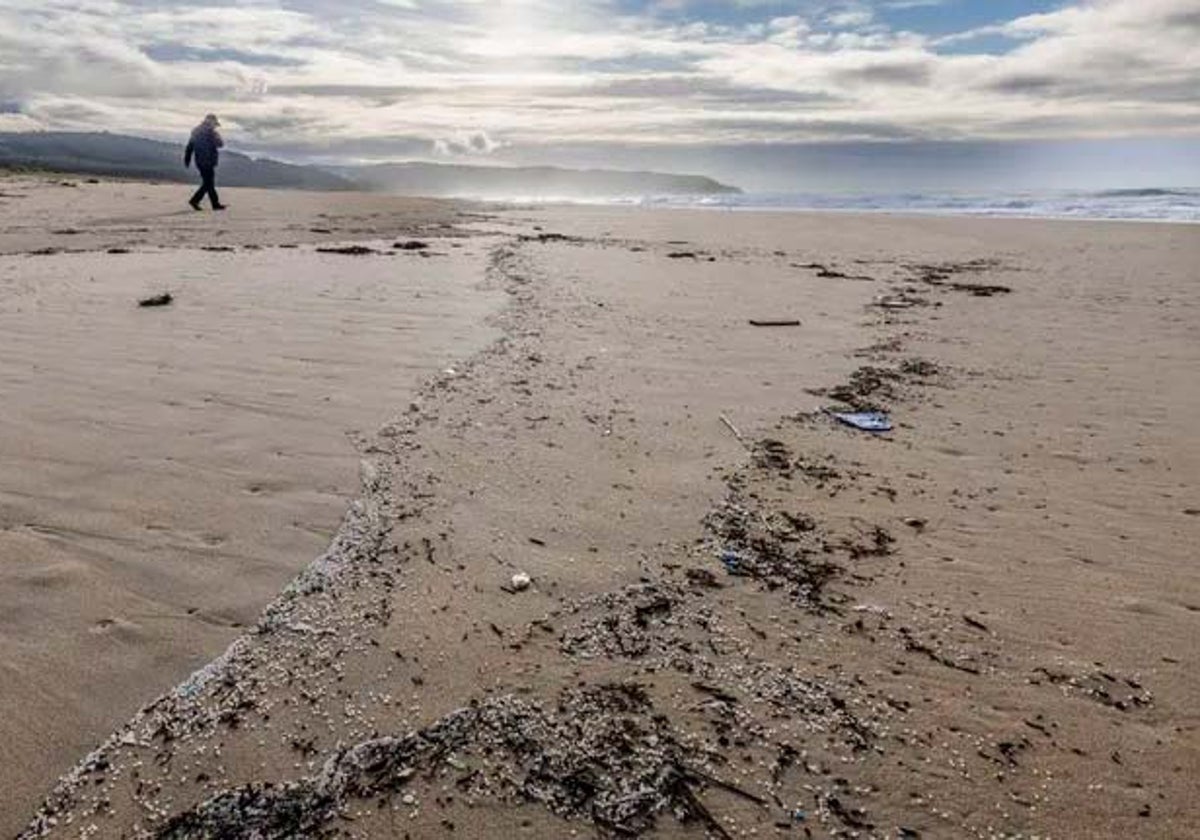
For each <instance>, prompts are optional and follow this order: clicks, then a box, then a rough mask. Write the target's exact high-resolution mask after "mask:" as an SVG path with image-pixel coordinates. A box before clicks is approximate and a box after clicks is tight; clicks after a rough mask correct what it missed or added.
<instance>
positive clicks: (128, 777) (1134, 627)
mask: <svg viewBox="0 0 1200 840" xmlns="http://www.w3.org/2000/svg"><path fill="white" fill-rule="evenodd" d="M477 222H478V224H479V225H480V226H481V227H486V228H488V229H489V230H492V231H497V230H498V231H505V232H506V233H504V234H502V235H499V236H493V238H491V239H487V240H477V241H475V242H474V243H473V246H478V247H480V248H483V249H485V250H486V252H487V259H486V268H485V269H484V270H483V271H482V272H481V275H480V277H479V278H478V279H479V280H480V281H481V282H482V286H481V287H480V289H479V290H478V293H479V294H483V295H504V296H505V297H506V299H507V304H506V306H505V308H504V309H503V311H502V312H501V313H500V314H498V315H497V316H495V317H494V318H493V319H491V320H490V321H489V324H490V327H491V328H492V329H494V330H495V331H496V334H497V335H498V336H499V338H498V339H497V340H496V341H494V342H493V343H491V344H490V345H488V346H487V347H486V348H485V349H483V350H481V351H480V352H478V353H475V354H470V353H467V352H464V353H463V355H462V356H461V357H460V359H459V360H458V361H457V362H455V363H454V364H453V370H452V371H451V372H443V373H440V374H436V375H434V376H432V377H431V378H428V379H426V381H425V383H424V385H422V386H421V387H420V389H419V393H418V396H417V397H416V399H415V400H410V401H408V402H411V403H412V404H411V405H408V402H401V403H397V404H395V405H394V406H393V409H394V412H393V416H392V419H390V420H388V421H385V422H383V423H382V424H381V425H380V426H379V427H377V428H375V429H374V430H373V431H372V430H364V433H363V440H362V441H361V443H360V444H359V451H358V454H359V455H362V456H363V457H364V459H365V463H364V465H363V466H362V487H361V490H360V493H359V500H358V502H357V503H356V504H355V505H354V506H353V507H352V508H351V509H350V512H349V514H348V515H347V517H346V519H345V521H344V522H343V525H342V527H341V529H340V530H339V532H338V534H337V536H336V537H335V538H334V540H333V542H332V544H331V545H330V546H329V548H328V550H327V551H326V552H325V553H324V554H323V555H322V556H321V557H320V559H319V561H318V562H317V563H316V564H314V565H313V566H312V567H310V568H309V569H308V570H307V571H306V572H305V573H304V574H302V575H301V576H300V577H299V578H298V579H297V580H295V581H294V582H293V583H292V584H291V585H290V586H289V588H288V590H287V591H286V592H285V593H284V595H282V596H281V597H280V598H279V599H277V600H276V601H275V602H274V603H273V604H272V605H271V606H270V607H269V608H268V609H267V610H266V611H265V612H263V613H262V614H261V615H260V617H259V618H258V620H257V621H256V623H255V624H254V627H253V628H252V631H251V632H249V633H248V634H247V635H245V636H244V637H242V638H241V639H240V640H239V641H238V642H237V643H236V644H235V645H234V646H233V647H232V648H230V649H229V650H228V651H227V652H226V654H225V655H224V656H223V657H221V658H220V659H219V660H218V661H216V662H214V663H213V664H211V665H210V666H209V667H207V668H206V669H204V670H203V671H202V672H200V673H198V674H197V675H195V676H194V677H193V678H192V679H190V680H189V681H187V682H185V683H183V684H182V685H180V686H179V687H178V688H177V689H176V690H174V691H172V692H169V693H167V694H165V695H163V696H162V697H160V698H159V699H157V700H155V701H153V702H152V703H150V705H148V706H147V707H146V708H145V709H144V710H143V711H142V712H141V713H140V714H139V715H138V716H137V717H136V718H134V719H133V720H132V721H131V722H130V723H129V724H127V725H126V726H124V727H122V728H120V729H118V730H117V731H116V732H115V733H114V734H113V735H112V737H111V738H110V739H109V740H108V741H107V742H106V743H105V744H104V746H103V747H102V748H101V749H99V750H98V751H96V752H95V753H93V754H91V755H90V756H88V757H87V759H86V760H84V761H83V762H82V763H81V764H80V765H79V766H78V768H77V769H76V771H75V772H74V773H73V774H71V775H70V776H68V777H66V778H64V780H63V781H62V783H61V784H60V786H59V787H58V789H57V790H56V791H55V793H54V794H53V795H52V796H51V798H50V799H49V800H48V802H47V804H46V806H45V808H44V809H43V811H42V813H41V815H40V816H39V817H38V818H37V820H36V821H35V822H34V823H33V824H31V826H30V828H29V831H28V836H39V835H42V834H46V835H52V836H58V835H62V836H78V835H79V834H80V833H81V832H82V833H83V834H85V835H86V836H97V837H101V836H102V837H108V836H113V837H116V836H122V835H125V836H130V835H132V836H158V837H204V836H249V834H250V833H251V832H253V831H255V830H258V831H261V832H264V833H265V835H266V836H297V835H299V836H306V835H312V834H316V833H318V832H322V831H327V832H332V833H333V834H335V835H337V836H353V837H404V836H411V837H441V836H446V837H450V836H458V837H462V836H468V837H491V836H528V837H561V836H568V835H569V834H570V833H571V832H573V831H574V832H578V833H580V834H586V833H591V832H593V831H594V830H599V831H601V832H609V833H618V834H619V833H627V834H629V833H632V834H638V833H648V832H654V833H656V834H658V835H659V836H666V837H671V836H704V835H705V834H706V833H707V834H708V835H709V836H729V837H742V836H751V835H752V834H753V835H754V836H810V835H811V836H814V837H849V836H860V837H896V836H903V837H996V836H1033V835H1037V836H1051V837H1067V836H1069V837H1112V836H1118V835H1122V834H1124V835H1128V836H1139V837H1187V836H1192V835H1194V834H1195V833H1196V832H1197V831H1198V830H1200V816H1198V815H1197V813H1196V810H1195V806H1194V801H1193V800H1194V796H1193V792H1194V791H1193V787H1194V783H1193V780H1194V778H1195V777H1196V774H1197V772H1198V771H1200V746H1198V743H1197V737H1196V727H1197V725H1198V723H1200V721H1198V720H1197V716H1196V711H1195V704H1194V701H1193V698H1194V696H1195V695H1196V693H1197V691H1198V690H1200V683H1198V681H1197V678H1196V676H1195V674H1196V673H1197V672H1198V669H1200V661H1198V659H1197V656H1198V654H1197V651H1196V648H1195V645H1194V644H1193V641H1194V639H1195V638H1196V629H1197V621H1198V620H1200V569H1198V568H1197V566H1196V562H1195V554H1194V550H1193V545H1194V541H1195V536H1196V534H1197V528H1198V527H1200V522H1198V518H1197V517H1198V516H1200V514H1198V511H1200V499H1197V498H1196V496H1195V493H1196V491H1195V488H1196V486H1197V478H1198V477H1200V448H1198V447H1196V446H1194V442H1195V435H1194V432H1193V431H1192V430H1191V424H1190V418H1191V417H1193V416H1195V414H1196V412H1197V410H1200V391H1198V389H1197V388H1196V384H1195V379H1194V374H1193V373H1192V371H1194V370H1195V368H1196V365H1197V363H1198V362H1200V358H1197V356H1198V348H1200V341H1197V338H1198V336H1197V329H1198V327H1197V324H1200V319H1198V318H1197V317H1196V313H1197V309H1198V308H1200V290H1198V289H1197V288H1196V287H1195V284H1194V283H1193V282H1191V279H1190V277H1189V273H1188V272H1189V266H1191V265H1192V264H1194V263H1195V261H1196V258H1197V257H1198V256H1200V230H1198V229H1197V228H1195V227H1189V226H1170V225H1125V224H1089V223H1051V222H1041V221H1028V222H1026V221H987V220H965V219H915V218H901V217H885V216H877V217H866V216H857V217H856V216H827V215H815V214H814V215H799V214H796V215H784V214H724V213H690V212H668V213H662V212H643V211H636V210H606V211H600V210H586V209H562V208H560V209H553V210H545V211H537V212H533V211H527V210H513V211H509V212H505V213H496V214H493V215H492V216H491V217H490V218H487V219H481V220H477ZM314 258H315V256H314ZM343 259H354V258H343ZM388 259H391V258H387V257H383V256H380V255H368V256H365V257H362V258H360V259H359V260H358V261H355V262H353V263H352V266H353V267H354V270H355V271H358V270H363V271H370V270H371V269H370V268H368V266H370V265H371V264H372V262H373V261H376V262H378V261H383V260H388ZM417 265H418V266H420V265H421V264H420V263H418V264H417ZM751 319H755V320H761V319H782V320H798V321H800V322H801V323H800V325H799V326H795V327H754V326H751V325H750V324H749V321H750V320H751ZM834 406H836V407H841V408H845V409H849V408H857V409H882V410H886V411H888V412H889V413H890V416H891V418H892V419H893V421H894V422H895V424H896V426H895V429H894V430H893V431H892V432H890V433H888V434H886V435H881V436H872V435H868V434H864V433H860V432H857V431H854V430H852V429H849V428H846V427H844V426H842V425H840V424H838V423H837V422H836V421H834V420H833V419H832V418H830V417H829V416H828V415H827V414H825V413H823V412H822V411H821V409H823V408H826V407H834ZM518 574H523V575H528V576H529V578H530V579H531V581H532V583H531V585H530V586H529V587H528V588H523V587H522V585H521V580H522V579H521V578H519V577H518V578H514V575H518ZM222 832H232V834H228V835H226V834H222Z"/></svg>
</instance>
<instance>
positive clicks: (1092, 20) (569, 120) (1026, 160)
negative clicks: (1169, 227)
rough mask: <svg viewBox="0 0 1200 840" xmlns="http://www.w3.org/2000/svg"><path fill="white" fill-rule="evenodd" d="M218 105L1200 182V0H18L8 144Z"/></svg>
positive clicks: (233, 137) (312, 122)
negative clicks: (49, 131)
mask: <svg viewBox="0 0 1200 840" xmlns="http://www.w3.org/2000/svg"><path fill="white" fill-rule="evenodd" d="M210 110H211V111H216V112H217V113H219V114H220V115H221V116H222V119H223V122H224V124H225V127H226V133H227V136H228V139H229V140H230V141H231V145H234V146H237V147H240V148H242V149H245V150H249V151H252V152H256V153H270V154H274V155H276V156H282V157H285V158H288V159H297V160H305V159H385V158H398V157H406V158H407V157H421V158H428V159H446V160H470V161H476V162H485V161H504V162H542V161H545V162H554V163H567V164H589V165H595V164H610V165H618V166H621V165H623V166H631V165H656V166H660V167H665V168H691V169H697V168H699V169H702V170H707V171H710V172H712V173H713V174H717V175H719V176H724V177H730V178H740V179H741V180H743V181H749V182H750V183H749V186H751V187H752V188H753V187H758V188H762V187H763V186H765V185H768V182H770V183H781V182H780V180H779V179H780V178H783V180H785V181H787V182H788V183H789V184H793V185H794V183H799V182H800V181H805V179H808V180H807V181H805V182H806V183H810V182H811V179H812V178H813V177H815V175H816V174H820V175H821V177H823V178H825V179H827V180H829V179H834V180H836V178H843V180H844V179H847V178H849V179H851V180H852V176H853V174H854V172H859V173H862V172H875V171H878V172H883V171H884V170H885V169H886V170H887V171H889V172H891V173H892V176H893V180H894V181H895V182H896V184H897V185H900V186H903V185H904V183H906V182H905V180H904V178H903V177H902V176H903V174H904V173H905V172H908V173H912V172H918V173H920V172H924V173H925V175H924V177H926V178H934V177H936V176H937V175H938V174H939V173H942V174H944V173H945V172H946V171H948V170H949V169H951V168H953V167H952V166H948V165H947V164H946V161H947V160H949V161H951V162H953V161H958V162H959V164H960V165H961V166H964V167H966V168H969V169H972V170H974V171H979V169H980V167H981V166H985V165H990V166H992V167H993V169H994V170H995V172H996V177H997V178H999V179H1000V180H1005V179H1011V178H1012V177H1013V171H1014V167H1016V169H1017V170H1019V172H1020V174H1021V175H1022V177H1031V178H1037V177H1046V178H1051V179H1053V177H1054V176H1055V175H1056V173H1057V175H1058V176H1060V177H1059V178H1058V179H1059V180H1062V178H1061V176H1062V174H1063V173H1064V172H1073V171H1076V170H1078V171H1079V172H1083V171H1084V170H1085V169H1086V170H1087V171H1088V172H1089V173H1091V175H1090V176H1089V177H1093V178H1095V177H1098V174H1097V173H1102V172H1104V171H1107V170H1112V171H1114V172H1116V171H1119V170H1120V169H1121V167H1124V168H1125V171H1124V175H1125V176H1126V177H1127V176H1128V167H1129V166H1130V165H1133V166H1134V167H1135V168H1136V167H1146V169H1147V171H1146V172H1145V173H1144V174H1145V178H1146V179H1149V180H1156V181H1159V182H1161V181H1163V179H1175V180H1178V179H1181V178H1182V179H1188V178H1191V179H1192V181H1193V183H1198V184H1200V163H1196V161H1197V160H1200V0H1076V2H1062V0H792V1H791V2H777V1H776V0H725V2H718V0H241V2H238V1H237V0H0V130H3V129H27V128H55V129H106V130H111V131H120V132H127V133H136V134H141V135H147V136H154V137H162V138H178V137H179V136H180V135H184V134H186V132H187V130H188V129H189V128H190V127H191V126H192V125H193V124H194V123H195V122H196V121H197V119H198V117H199V116H201V115H203V113H205V112H206V111H210ZM673 163H674V164H677V165H675V166H672V164H673ZM780 173H783V174H782V175H781V174H780ZM831 173H840V174H838V175H837V176H836V178H835V176H834V175H833V174H831ZM1031 173H1032V174H1031ZM1038 173H1042V174H1041V175H1039V174H1038ZM872 177H874V176H872ZM881 177H882V176H881ZM1118 180H1119V179H1118ZM825 186H828V185H825Z"/></svg>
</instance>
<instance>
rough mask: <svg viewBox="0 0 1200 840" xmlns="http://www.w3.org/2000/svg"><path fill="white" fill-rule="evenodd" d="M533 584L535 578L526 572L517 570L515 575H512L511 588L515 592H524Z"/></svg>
mask: <svg viewBox="0 0 1200 840" xmlns="http://www.w3.org/2000/svg"><path fill="white" fill-rule="evenodd" d="M532 585H533V578H531V577H530V576H529V575H527V574H525V573H524V572H517V573H516V574H515V575H513V576H512V581H511V582H510V589H511V590H512V591H513V592H524V591H525V590H526V589H528V588H529V587H530V586H532Z"/></svg>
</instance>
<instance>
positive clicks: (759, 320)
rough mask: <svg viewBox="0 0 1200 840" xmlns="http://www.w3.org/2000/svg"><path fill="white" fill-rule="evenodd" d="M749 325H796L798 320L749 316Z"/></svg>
mask: <svg viewBox="0 0 1200 840" xmlns="http://www.w3.org/2000/svg"><path fill="white" fill-rule="evenodd" d="M750 326H752V327H798V326H800V322H799V321H796V320H792V319H788V318H783V319H769V318H768V319H763V318H751V319H750Z"/></svg>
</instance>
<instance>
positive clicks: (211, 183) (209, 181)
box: [192, 166, 221, 207]
mask: <svg viewBox="0 0 1200 840" xmlns="http://www.w3.org/2000/svg"><path fill="white" fill-rule="evenodd" d="M196 168H197V169H199V170H200V179H201V181H203V183H202V184H200V189H198V190H196V194H195V195H193V196H192V204H199V203H200V201H201V199H203V198H204V196H205V195H207V196H208V200H209V201H210V202H212V206H213V207H220V206H221V199H220V198H218V197H217V169H216V167H215V166H197V167H196Z"/></svg>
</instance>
